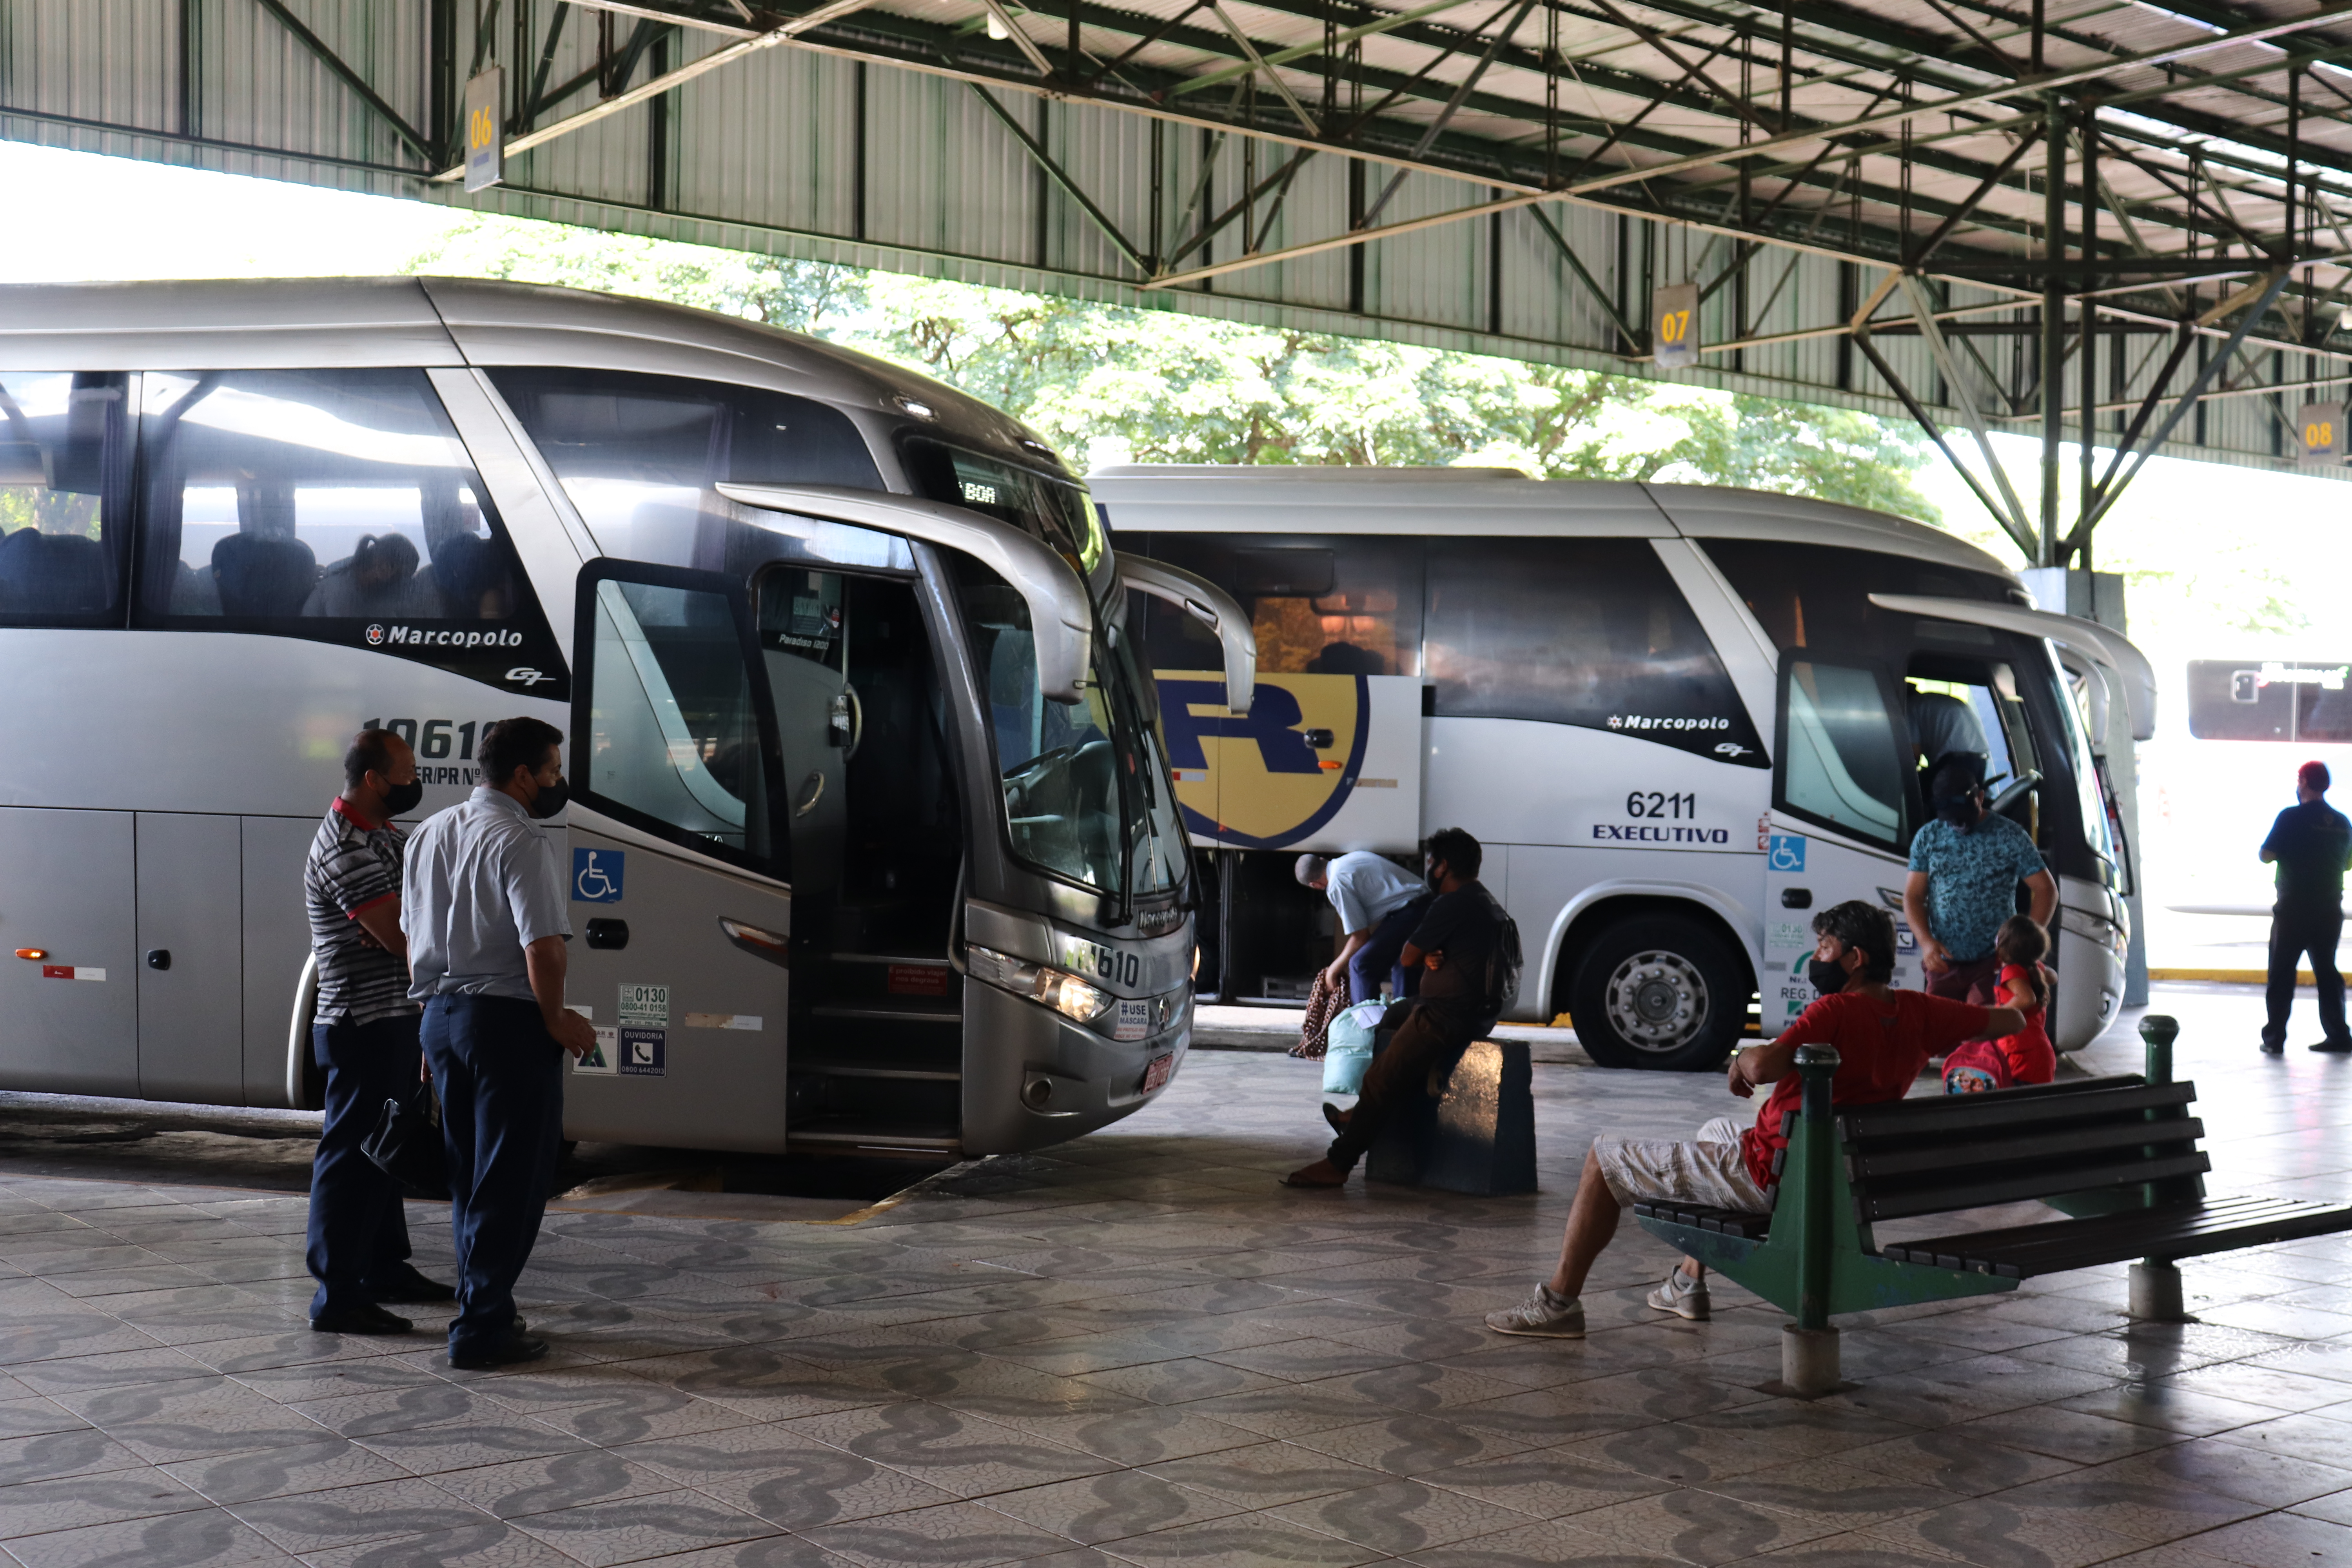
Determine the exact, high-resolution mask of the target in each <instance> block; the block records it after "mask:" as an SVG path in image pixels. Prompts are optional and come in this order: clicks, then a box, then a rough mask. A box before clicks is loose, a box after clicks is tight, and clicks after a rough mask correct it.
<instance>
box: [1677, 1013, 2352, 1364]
mask: <svg viewBox="0 0 2352 1568" xmlns="http://www.w3.org/2000/svg"><path fill="white" fill-rule="evenodd" d="M2179 1032H2180V1026H2179V1024H2177V1023H2176V1022H2174V1021H2173V1020H2172V1019H2170V1018H2168V1017H2161V1016H2151V1017H2149V1018H2147V1019H2146V1020H2144V1021H2143V1022H2142V1023H2141V1025H2140V1037H2141V1038H2142V1039H2143V1040H2145V1041H2146V1042H2147V1072H2146V1073H2145V1074H2129V1075H2119V1076H2116V1077H2112V1078H2095V1079H2076V1080H2074V1081H2072V1082H2067V1083H2054V1084H2042V1085H2037V1086H2034V1087H2032V1088H2027V1089H2000V1090H1996V1091H1994V1092H1992V1093H1990V1094H1978V1095H1935V1096H1927V1097H1924V1098H1920V1099H1916V1100H1895V1101H1890V1102H1888V1103H1885V1104H1880V1105H1864V1106H1855V1107H1853V1108H1850V1109H1848V1110H1840V1111H1833V1110H1832V1108H1831V1106H1830V1079H1831V1077H1832V1074H1833V1073H1835V1071H1836V1070H1837V1063H1838V1057H1837V1053H1836V1051H1834V1050H1832V1049H1831V1048H1830V1047H1826V1046H1803V1047H1799V1048H1798V1051H1797V1058H1796V1070H1797V1071H1798V1073H1799V1074H1800V1075H1801V1077H1802V1079H1803V1100H1802V1104H1801V1110H1799V1112H1798V1114H1797V1117H1796V1119H1795V1121H1794V1122H1793V1124H1792V1127H1791V1131H1790V1140H1789V1146H1788V1148H1787V1150H1786V1151H1784V1152H1783V1153H1782V1155H1781V1162H1780V1166H1779V1167H1778V1169H1777V1170H1776V1173H1775V1176H1776V1180H1775V1182H1774V1185H1773V1188H1772V1190H1771V1192H1769V1194H1767V1196H1768V1197H1769V1199H1770V1200H1771V1206H1770V1208H1769V1210H1767V1211H1766V1212H1764V1213H1760V1214H1748V1213H1742V1212H1738V1211H1733V1210H1725V1209H1707V1208H1700V1207H1696V1206H1695V1205H1687V1204H1676V1203H1670V1202H1664V1201H1655V1202H1652V1201H1644V1202H1637V1203H1636V1204H1634V1205H1633V1215H1634V1217H1635V1220H1636V1221H1637V1222H1638V1223H1639V1224H1640V1225H1641V1226H1642V1228H1643V1229H1644V1230H1646V1231H1648V1232H1649V1233H1650V1234H1651V1235H1653V1236H1654V1237H1658V1238H1659V1239H1660V1240H1662V1241H1664V1242H1667V1243H1668V1244H1670V1245H1672V1246H1674V1247H1678V1248H1680V1249H1681V1250H1682V1251H1684V1252H1685V1253H1687V1254H1689V1255H1690V1256H1691V1257H1693V1258H1697V1259H1698V1260H1699V1261H1700V1262H1702V1263H1704V1264H1706V1266H1707V1267H1708V1268H1713V1269H1716V1270H1717V1271H1718V1272H1720V1273H1722V1274H1723V1275H1725V1276H1726V1277H1727V1278H1728V1279H1732V1280H1735V1281H1737V1282H1738V1284H1740V1285H1743V1286H1745V1287H1747V1288H1748V1289H1749V1290H1752V1291H1754V1292H1755V1293H1756V1294H1757V1295H1759V1296H1760V1297H1762V1298H1763V1299H1764V1300H1767V1301H1769V1302H1771V1303H1772V1304H1773V1305H1774V1306H1776V1307H1778V1308H1780V1310H1783V1311H1785V1312H1789V1313H1790V1314H1791V1315H1793V1316H1794V1318H1795V1319H1796V1321H1794V1322H1792V1323H1790V1324H1789V1325H1788V1327H1787V1328H1786V1329H1785V1330H1784V1331H1783V1335H1782V1340H1781V1354H1780V1364H1781V1383H1780V1391H1782V1392H1786V1393H1790V1394H1799V1395H1801V1396H1804V1397H1812V1396H1816V1395H1819V1394H1826V1393H1829V1392H1831V1391H1832V1390H1833V1389H1835V1388H1837V1387H1839V1386H1841V1384H1840V1383H1839V1375H1838V1349H1837V1331H1836V1330H1835V1329H1833V1328H1832V1327H1831V1326H1830V1319H1831V1318H1832V1317H1835V1316H1837V1315H1838V1314H1840V1313H1843V1312H1864V1311H1873V1310H1885V1309H1886V1308H1891V1307H1902V1306H1909V1305H1912V1304H1914V1303H1916V1302H1922V1301H1944V1300H1955V1299H1957V1298H1959V1297H1964V1296H1981V1295H1988V1294H1990V1293H1992V1292H1995V1291H2000V1290H2013V1289H2016V1288H2017V1284H2018V1281H2020V1280H2021V1279H2035V1278H2037V1277H2039V1276H2041V1275H2044V1274H2058V1273H2063V1272H2064V1271H2066V1270H2068V1269H2072V1268H2093V1267H2096V1266H2098V1265H2101V1264H2107V1263H2119V1262H2123V1261H2125V1260H2126V1259H2137V1260H2139V1261H2137V1263H2136V1264H2135V1266H2134V1268H2133V1269H2132V1277H2131V1300H2130V1310H2131V1315H2132V1316H2133V1317H2134V1318H2136V1319H2142V1320H2158V1321H2177V1320H2179V1318H2180V1317H2181V1316H2182V1310H2181V1294H2180V1275H2179V1270H2178V1269H2177V1268H2175V1267H2174V1263H2173V1260H2174V1259H2176V1258H2193V1257H2199V1256H2201V1255H2204V1254H2207V1253H2213V1252H2227V1251H2231V1250H2234V1249H2236V1248H2239V1247H2262V1246H2264V1245H2267V1244H2268V1243H2271V1242H2275V1241H2290V1240H2294V1239H2295V1238H2297V1237H2306V1236H2321V1235H2326V1234H2327V1233H2330V1232H2334V1231H2341V1230H2352V1206H2347V1205H2339V1204H2326V1203H2316V1202H2313V1201H2310V1200H2307V1199H2302V1198H2276V1197H2270V1198H2265V1197H2231V1198H2209V1197H2207V1196H2206V1195H2205V1183H2204V1173H2206V1172H2207V1171H2209V1170H2210V1169H2211V1168H2212V1159H2211V1156H2210V1155H2208V1154H2207V1153H2206V1152H2204V1151H2203V1150H2201V1149H2200V1148H2199V1147H2198V1146H2197V1141H2198V1140H2199V1139H2200V1137H2202V1136H2203V1135H2204V1131H2205V1129H2204V1124H2203V1123H2202V1122H2201V1121H2199V1120H2198V1119H2197V1118H2196V1117H2195V1116H2193V1115H2191V1114H2190V1111H2189V1108H2190V1107H2191V1105H2193V1104H2194V1103H2195V1101H2196V1099H2197V1086H2196V1085H2195V1084H2193V1083H2175V1082H2173V1081H2172V1043H2173V1041H2174V1039H2175V1038H2177V1037H2179ZM2027 1199H2038V1200H2040V1201H2041V1202H2043V1203H2046V1204H2048V1205H2051V1206H2052V1207H2053V1208H2056V1209H2057V1210H2059V1212H2060V1213H2061V1214H2063V1215H2066V1216H2067V1217H2065V1218H2063V1219H2055V1220H2047V1221H2043V1222H2042V1223H2039V1224H2035V1225H2026V1226H2007V1227H2003V1228H2000V1229H1997V1230H1959V1231H1955V1232H1953V1233H1951V1234H1949V1235H1946V1236H1937V1237H1929V1238H1927V1239H1925V1240H1909V1241H1900V1242H1890V1243H1888V1244H1886V1245H1885V1246H1880V1245H1878V1244H1877V1243H1876V1242H1875V1241H1874V1239H1873V1237H1872V1228H1873V1226H1874V1225H1876V1224H1878V1223H1880V1222H1884V1221H1889V1220H1898V1219H1906V1220H1907V1219H1916V1218H1919V1217H1921V1216H1924V1215H1942V1214H1951V1213H1956V1212H1958V1211H1960V1210H1964V1209H1974V1208H1983V1207H1987V1206H1990V1205H1997V1204H2011V1203H2017V1202H2021V1201H2023V1200H2027Z"/></svg>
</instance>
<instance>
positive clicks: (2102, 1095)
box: [1837, 1078, 2197, 1143]
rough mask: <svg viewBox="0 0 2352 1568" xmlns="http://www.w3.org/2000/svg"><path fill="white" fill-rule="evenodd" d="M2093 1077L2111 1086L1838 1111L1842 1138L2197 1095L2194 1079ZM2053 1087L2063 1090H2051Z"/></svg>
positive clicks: (2082, 1112)
mask: <svg viewBox="0 0 2352 1568" xmlns="http://www.w3.org/2000/svg"><path fill="white" fill-rule="evenodd" d="M2093 1081H2094V1082H2095V1083H2098V1084H2101V1085H2111V1086H2112V1087H2100V1088H2095V1089H2077V1088H2075V1087H2074V1085H2072V1084H2065V1085H2060V1084H2037V1085H2035V1086H2033V1087H2032V1088H2030V1089H1995V1090H1994V1091H1993V1092H1991V1093H1990V1094H1950V1095H1935V1096H1928V1097H1926V1098H1923V1099H1919V1100H1895V1101H1892V1102H1890V1103H1888V1104H1885V1105H1872V1106H1866V1107H1864V1108H1862V1109H1860V1110H1848V1111H1841V1112H1839V1113H1838V1117H1837V1121H1838V1123H1839V1126H1840V1129H1841V1131H1843V1135H1844V1139H1845V1142H1848V1143H1868V1142H1872V1141H1874V1140H1875V1139H1879V1138H1902V1139H1912V1138H1922V1137H1927V1136H1929V1135H1931V1134H1934V1133H1937V1132H1973V1131H1978V1130H1979V1128H1982V1127H1986V1126H1991V1127H2030V1126H2034V1125H2037V1124H2039V1123H2042V1122H2050V1121H2077V1120H2084V1119H2088V1118H2090V1117H2094V1116H2098V1115H2102V1114H2105V1113H2108V1112H2116V1113H2121V1112H2123V1111H2126V1110H2159V1109H2161V1108H2163V1107H2165V1106H2170V1105H2188V1104H2189V1103H2191V1102H2193V1101H2194V1100H2196V1098H2197V1086H2196V1085H2195V1084H2193V1083H2158V1084H2144V1083H2142V1082H2140V1080H2139V1079H2137V1078H2128V1079H2095V1080H2093ZM2053 1089H2056V1090H2060V1091H2062V1092H2058V1093H2053V1092H2051V1091H2052V1090H2053ZM2011 1096H2015V1097H2016V1098H2014V1099H2012V1098H2011ZM1952 1102H1957V1103H1952ZM1914 1107H1918V1108H1920V1109H1916V1110H1915V1109H1913V1108H1914Z"/></svg>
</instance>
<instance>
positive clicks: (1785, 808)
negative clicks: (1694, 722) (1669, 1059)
mask: <svg viewBox="0 0 2352 1568" xmlns="http://www.w3.org/2000/svg"><path fill="white" fill-rule="evenodd" d="M1900 711H1901V710H1900V709H1899V708H1897V707H1896V705H1895V693H1894V691H1893V690H1892V689H1891V688H1890V686H1889V684H1888V682H1887V680H1886V678H1885V676H1884V675H1883V674H1882V673H1881V672H1880V671H1878V670H1876V669H1874V668H1870V667H1868V666H1864V665H1853V664H1843V663H1839V662H1836V661H1834V660H1832V659H1827V658H1816V657H1815V656H1814V655H1813V654H1812V653H1811V652H1809V651H1808V650H1805V649H1802V648H1792V649H1790V651H1789V653H1788V655H1787V656H1786V657H1785V658H1783V660H1782V662H1781V668H1780V743H1779V745H1777V746H1776V747H1774V748H1773V752H1774V767H1773V774H1772V786H1773V787H1772V813H1771V815H1770V816H1769V817H1768V818H1767V819H1766V821H1765V824H1764V834H1763V837H1764V839H1765V845H1764V848H1765V860H1764V906H1765V908H1764V921H1765V927H1764V969H1765V973H1764V976H1763V980H1762V983H1761V984H1760V985H1759V988H1758V989H1759V1002H1760V1005H1761V1007H1762V1010H1763V1016H1762V1026H1763V1031H1764V1034H1765V1036H1766V1037H1767V1038H1769V1037H1772V1036H1774V1035H1776V1034H1778V1033H1779V1032H1780V1030H1781V1029H1783V1028H1785V1027H1786V1026H1788V1024H1789V1023H1790V1020H1792V1019H1794V1018H1795V1017H1796V1016H1797V1015H1798V1014H1799V1013H1801V1012H1802V1011H1803V1010H1804V1008H1805V1005H1807V1004H1808V1003H1810V1002H1811V1001H1812V999H1813V997H1814V995H1815V993H1814V991H1813V988H1812V985H1811V983H1810V982H1809V981H1808V980H1807V979H1806V977H1805V964H1806V961H1807V960H1809V959H1810V958H1811V957H1812V953H1813V934H1812V917H1813V915H1814V914H1815V913H1817V912H1819V911H1820V910H1825V909H1827V908H1829V907H1830V906H1831V905H1832V904H1837V903H1843V902H1844V901H1845V900H1849V899H1858V900H1863V901H1864V902H1865V903H1871V904H1876V905H1878V906H1880V907H1881V908H1884V909H1885V910H1887V911H1888V912H1889V913H1890V914H1892V915H1893V916H1894V919H1895V945H1896V953H1895V984H1897V985H1909V986H1916V985H1917V984H1919V967H1918V944H1917V942H1915V941H1914V940H1913V939H1912V936H1911V931H1910V928H1909V927H1908V926H1907V925H1906V924H1905V923H1904V920H1903V884H1904V880H1905V878H1906V875H1907V872H1906V865H1907V861H1906V857H1905V855H1904V853H1903V849H1902V846H1903V845H1904V843H1905V841H1906V832H1905V826H1906V815H1907V814H1908V812H1909V810H1910V806H1909V803H1908V792H1907V791H1906V773H1907V771H1908V764H1909V752H1908V743H1907V741H1906V737H1905V734H1904V731H1903V730H1902V728H1901V725H1900V722H1899V720H1898V717H1897V716H1898V714H1899V712H1900Z"/></svg>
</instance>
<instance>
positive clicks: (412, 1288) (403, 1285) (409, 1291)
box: [360, 1268, 457, 1301]
mask: <svg viewBox="0 0 2352 1568" xmlns="http://www.w3.org/2000/svg"><path fill="white" fill-rule="evenodd" d="M360 1289H362V1290H364V1291H366V1292H367V1293H368V1294H369V1295H370V1296H372V1297H373V1298H374V1299H375V1300H378V1301H454V1300H457V1287H456V1286H455V1285H444V1284H442V1283H441V1281H439V1280H438V1279H426V1278H425V1276H424V1275H422V1274H419V1273H418V1272H417V1271H416V1270H415V1269H414V1268H408V1269H404V1270H403V1271H402V1272H400V1273H398V1274H394V1276H393V1277H392V1278H391V1279H389V1280H387V1281H385V1282H384V1283H383V1284H378V1283H376V1282H375V1281H374V1280H373V1279H369V1280H362V1282H361V1284H360Z"/></svg>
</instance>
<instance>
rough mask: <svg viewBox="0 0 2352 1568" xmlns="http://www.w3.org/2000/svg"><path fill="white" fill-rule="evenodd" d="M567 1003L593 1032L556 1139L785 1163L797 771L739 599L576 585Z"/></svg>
mask: <svg viewBox="0 0 2352 1568" xmlns="http://www.w3.org/2000/svg"><path fill="white" fill-rule="evenodd" d="M574 625H575V626H576V627H577V628H578V630H577V637H578V647H577V648H576V650H575V658H574V662H573V670H574V675H575V679H574V689H573V700H572V704H573V705H572V734H571V737H570V742H571V763H570V768H569V773H570V776H571V779H572V790H573V806H572V825H571V833H570V842H569V844H568V845H566V846H564V847H563V848H562V850H561V851H560V854H561V857H562V868H563V871H564V875H565V876H566V878H567V879H568V884H569V890H570V893H571V897H572V931H573V932H574V940H573V942H572V950H571V974H570V984H569V986H568V991H567V994H568V999H569V1000H570V1002H571V1003H572V1005H573V1006H574V1007H575V1008H576V1009H584V1010H586V1011H587V1012H588V1014H589V1019H590V1022H591V1023H593V1024H594V1025H595V1026H596V1040H597V1044H596V1049H595V1050H594V1051H593V1052H592V1053H591V1054H590V1055H589V1056H588V1057H586V1058H583V1059H581V1060H579V1061H576V1062H574V1063H572V1066H571V1068H570V1074H569V1077H568V1079H567V1081H566V1084H565V1107H564V1128H565V1135H566V1136H567V1137H571V1138H575V1139H593V1140H599V1141H608V1142H629V1143H650V1144H670V1145H684V1146H689V1147H694V1148H703V1149H732V1150H740V1151H743V1152H754V1153H781V1152H783V1149H784V1142H785V1125H786V1121H787V1120H788V1111H787V1096H788V1079H787V1068H788V1066H789V1054H788V1048H787V1047H788V1045H789V1029H790V1011H791V1000H792V996H791V985H790V979H791V976H790V970H789V967H788V964H789V952H788V948H789V944H790V942H791V935H792V930H793V897H792V889H791V886H790V877H791V845H790V839H789V837H788V836H787V835H785V834H784V833H782V831H781V830H779V829H778V828H777V826H775V825H776V821H777V818H778V817H779V816H781V815H782V812H783V810H784V809H785V807H784V806H783V805H782V798H783V790H782V780H783V779H784V778H785V777H786V776H788V772H787V769H786V767H785V765H784V760H783V755H782V751H781V750H780V747H779V744H778V739H777V733H776V725H775V714H774V708H773V704H772V701H771V700H770V698H769V693H768V680H767V674H766V671H765V669H764V668H763V666H762V663H761V658H760V657H759V652H758V645H757V641H756V639H755V637H754V635H753V631H752V618H751V604H750V601H749V599H748V597H747V596H746V595H745V594H744V593H743V591H742V589H741V588H740V586H734V585H730V583H729V582H728V580H727V579H726V578H724V577H722V576H720V575H719V574H714V573H701V572H688V571H681V570H677V569H674V568H669V567H660V566H649V565H641V564H638V563H617V562H609V561H600V562H594V563H591V564H590V565H589V566H588V567H587V568H586V569H585V570H584V571H583V574H582V578H581V591H580V598H579V609H578V614H577V619H576V620H575V622H574Z"/></svg>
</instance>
